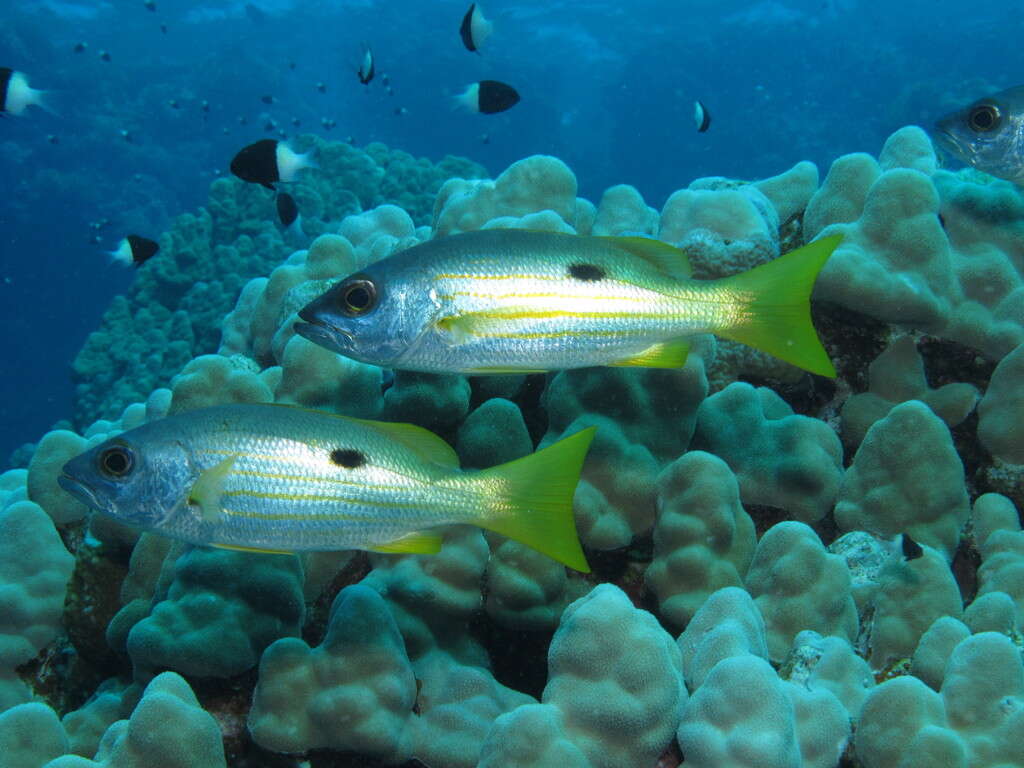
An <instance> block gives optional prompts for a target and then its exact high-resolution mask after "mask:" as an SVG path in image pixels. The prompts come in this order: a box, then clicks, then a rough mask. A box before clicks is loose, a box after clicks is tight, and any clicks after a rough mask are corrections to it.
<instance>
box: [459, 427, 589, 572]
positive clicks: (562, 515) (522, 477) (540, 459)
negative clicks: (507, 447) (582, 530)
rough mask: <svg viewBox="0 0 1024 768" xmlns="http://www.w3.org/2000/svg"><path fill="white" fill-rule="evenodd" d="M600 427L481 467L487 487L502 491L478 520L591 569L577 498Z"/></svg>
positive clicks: (566, 561)
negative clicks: (576, 516)
mask: <svg viewBox="0 0 1024 768" xmlns="http://www.w3.org/2000/svg"><path fill="white" fill-rule="evenodd" d="M596 430H597V428H596V427H589V428H587V429H584V430H582V431H580V432H576V433H575V434H573V435H570V436H569V437H566V438H564V439H562V440H559V441H558V442H557V443H555V444H554V445H549V446H548V447H547V448H544V449H542V450H540V451H537V452H536V453H532V454H530V455H529V456H524V457H523V458H521V459H516V460H515V461H510V462H508V463H507V464H500V465H499V466H497V467H492V468H491V469H486V470H484V471H483V472H481V473H480V479H481V482H482V483H483V485H484V487H497V488H498V489H500V490H498V491H497V496H496V497H495V496H492V497H491V501H492V503H491V504H489V505H487V508H486V509H485V510H484V511H482V513H481V514H480V516H479V517H477V518H475V519H474V520H473V521H472V522H473V523H474V524H475V525H478V526H480V527H481V528H486V529H487V530H489V531H494V532H495V533H500V534H501V535H502V536H508V537H509V538H510V539H515V540H516V541H519V542H522V543H523V544H526V545H527V546H529V547H532V548H533V549H536V550H537V551H538V552H541V553H543V554H545V555H547V556H548V557H550V558H552V559H554V560H557V561H558V562H560V563H562V564H564V565H567V566H569V567H570V568H574V569H575V570H577V571H582V572H583V573H589V572H590V566H589V565H588V564H587V558H586V557H585V556H584V554H583V547H582V546H581V545H580V539H579V534H578V533H577V532H576V521H575V519H574V517H573V509H572V499H573V494H574V493H575V491H576V484H577V483H578V482H579V479H580V470H581V469H582V467H583V458H584V457H585V456H586V455H587V450H588V449H589V448H590V442H591V440H593V439H594V432H595V431H596Z"/></svg>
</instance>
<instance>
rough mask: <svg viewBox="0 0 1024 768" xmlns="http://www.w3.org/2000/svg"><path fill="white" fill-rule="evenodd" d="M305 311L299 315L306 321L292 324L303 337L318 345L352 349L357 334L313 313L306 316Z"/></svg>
mask: <svg viewBox="0 0 1024 768" xmlns="http://www.w3.org/2000/svg"><path fill="white" fill-rule="evenodd" d="M303 312H305V310H303ZM303 312H300V313H299V317H301V318H302V319H303V320H305V321H306V322H304V323H295V324H294V325H293V326H292V329H293V330H294V331H295V332H296V333H297V334H299V336H301V337H302V338H304V339H306V340H307V341H311V342H313V343H314V344H317V345H318V346H321V347H327V348H328V349H334V350H339V349H351V348H352V346H353V345H354V344H355V336H353V335H352V334H351V333H349V332H348V331H343V330H342V329H341V328H338V327H336V326H333V325H331V324H330V323H327V322H324V321H323V320H321V319H319V318H317V317H316V316H314V315H312V314H310V315H307V316H304V315H303Z"/></svg>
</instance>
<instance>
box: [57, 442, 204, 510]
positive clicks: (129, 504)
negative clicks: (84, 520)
mask: <svg viewBox="0 0 1024 768" xmlns="http://www.w3.org/2000/svg"><path fill="white" fill-rule="evenodd" d="M157 424H159V422H154V424H148V425H145V426H142V427H139V428H137V429H133V430H130V431H129V432H125V433H124V434H122V435H119V436H117V437H114V438H111V439H110V440H107V441H106V442H103V443H101V444H100V445H97V446H95V447H94V448H91V449H90V450H88V451H86V452H85V453H82V454H80V455H78V456H76V457H75V458H73V459H71V460H70V461H69V462H67V463H66V464H65V465H64V468H63V470H62V472H61V475H60V477H58V478H57V482H58V483H59V484H60V487H61V488H63V489H64V490H65V491H67V492H68V493H70V494H71V495H72V496H74V497H75V498H76V499H78V500H79V501H81V502H83V503H84V504H86V505H87V506H89V507H91V508H92V509H94V510H96V511H97V512H102V513H103V514H105V515H108V516H110V517H112V518H114V519H116V520H118V521H120V522H122V523H126V524H127V525H132V526H136V527H139V528H144V529H153V528H163V527H164V526H165V525H166V523H167V521H168V520H169V519H170V518H171V517H172V516H173V515H174V514H175V513H176V512H177V511H179V510H181V508H182V507H183V506H184V504H185V501H186V498H187V496H188V492H187V491H188V488H190V487H191V486H192V484H193V483H194V482H195V479H196V477H197V476H198V472H197V471H196V470H195V468H194V467H193V465H192V462H191V461H190V460H189V456H188V453H187V451H186V450H185V448H184V446H183V445H182V444H181V443H179V442H177V441H169V440H163V439H160V438H159V437H158V436H157V435H155V434H153V433H154V432H156V430H153V429H151V427H154V426H156V425H157ZM154 438H155V439H154Z"/></svg>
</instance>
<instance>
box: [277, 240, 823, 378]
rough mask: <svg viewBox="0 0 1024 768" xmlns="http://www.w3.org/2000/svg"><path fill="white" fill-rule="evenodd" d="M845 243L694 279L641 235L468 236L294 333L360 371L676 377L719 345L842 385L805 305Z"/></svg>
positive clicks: (355, 281) (388, 266)
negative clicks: (629, 370)
mask: <svg viewBox="0 0 1024 768" xmlns="http://www.w3.org/2000/svg"><path fill="white" fill-rule="evenodd" d="M840 240H841V237H840V236H838V235H836V236H831V237H825V238H822V239H821V240H818V241H816V242H813V243H811V244H810V245H806V246H804V247H803V248H800V249H798V250H796V251H792V252H790V253H787V254H786V255H785V256H781V257H780V258H778V259H775V260H774V261H771V262H768V263H767V264H762V265H760V266H758V267H755V268H754V269H751V270H749V271H748V272H744V273H742V274H739V275H734V276H732V277H726V278H722V279H720V280H693V279H690V268H689V263H688V262H687V260H686V256H685V254H684V253H683V252H682V251H681V250H679V249H678V248H674V247H672V246H671V245H668V244H667V243H663V242H660V241H658V240H651V239H648V238H644V237H591V236H581V235H566V234H555V233H550V232H534V231H529V230H518V229H491V230H483V231H479V232H466V233H463V234H458V235H453V236H451V237H446V238H441V239H438V240H432V241H429V242H426V243H422V244H420V245H416V246H413V247H412V248H409V249H408V250H405V251H402V252H400V253H397V254H395V255H393V256H391V257H390V258H387V259H384V260H382V261H378V262H376V263H375V264H371V265H370V266H369V267H367V268H366V269H364V270H362V271H360V272H358V273H356V274H353V275H350V276H349V277H346V278H345V279H343V280H341V281H340V282H339V283H337V284H336V285H334V286H333V287H331V288H330V289H329V290H328V291H326V292H325V293H324V294H323V295H321V296H320V297H318V298H317V299H315V300H314V301H312V302H311V303H310V304H308V305H307V306H306V307H304V308H303V309H302V310H301V311H300V312H299V317H300V318H301V319H302V320H304V321H305V323H297V324H296V325H295V330H296V332H298V333H299V334H300V335H302V336H304V337H305V338H307V339H309V340H310V341H312V342H314V343H316V344H320V345H321V346H323V347H326V348H327V349H331V350H334V351H335V352H338V353H340V354H342V355H346V356H347V357H351V358H354V359H355V360H360V361H362V362H366V363H373V364H375V365H379V366H382V367H386V368H397V369H403V370H414V371H427V372H438V373H456V372H458V373H468V374H488V373H528V372H540V371H550V370H559V369H566V368H583V367H586V366H594V365H615V366H638V367H646V368H678V367H681V366H682V365H683V364H684V363H685V362H686V356H687V353H688V349H689V348H688V345H687V341H686V337H687V336H691V335H693V334H698V333H715V334H718V335H719V336H723V337H725V338H727V339H732V340H734V341H738V342H741V343H743V344H747V345H748V346H751V347H754V348H756V349H760V350H763V351H765V352H767V353H769V354H772V355H775V356H776V357H778V358H781V359H782V360H785V361H786V362H789V363H792V364H793V365H796V366H799V367H801V368H803V369H805V370H807V371H810V372H812V373H816V374H819V375H822V376H835V375H836V372H835V369H834V368H833V367H832V363H831V361H830V360H829V358H828V354H827V353H826V352H825V349H824V348H823V347H822V345H821V342H820V341H819V340H818V336H817V334H816V333H815V330H814V326H813V325H812V324H811V313H810V302H809V298H810V295H811V289H812V288H813V286H814V282H815V280H816V279H817V276H818V272H819V271H820V270H821V268H822V267H823V266H824V264H825V262H826V261H827V260H828V258H829V256H830V255H831V254H832V251H833V250H834V249H835V248H836V246H837V245H838V244H839V242H840Z"/></svg>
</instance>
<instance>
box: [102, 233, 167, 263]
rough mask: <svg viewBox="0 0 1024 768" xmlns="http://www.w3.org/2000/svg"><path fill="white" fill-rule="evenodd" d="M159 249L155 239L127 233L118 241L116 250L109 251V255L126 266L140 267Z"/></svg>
mask: <svg viewBox="0 0 1024 768" xmlns="http://www.w3.org/2000/svg"><path fill="white" fill-rule="evenodd" d="M159 250H160V245H159V244H158V243H157V242H156V241H155V240H150V239H149V238H148V237H141V236H140V235H128V237H126V238H124V239H123V240H122V241H121V242H120V243H118V246H117V249H116V250H113V251H110V257H111V259H112V260H113V261H119V262H121V263H122V264H124V265H125V266H126V267H140V266H142V265H143V264H145V263H146V262H147V261H149V260H150V259H151V258H153V257H154V256H156V252H157V251H159Z"/></svg>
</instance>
